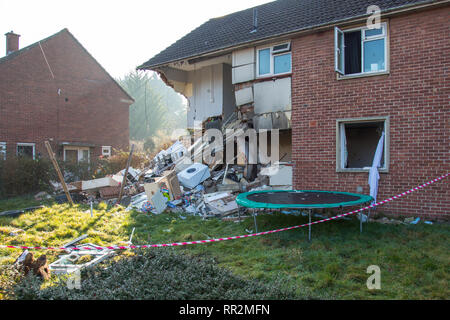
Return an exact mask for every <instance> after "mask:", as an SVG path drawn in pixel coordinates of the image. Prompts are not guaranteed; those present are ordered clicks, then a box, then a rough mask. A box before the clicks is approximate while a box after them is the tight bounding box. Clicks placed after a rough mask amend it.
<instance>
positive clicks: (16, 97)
mask: <svg viewBox="0 0 450 320" xmlns="http://www.w3.org/2000/svg"><path fill="white" fill-rule="evenodd" d="M41 45H42V49H43V51H44V52H45V55H46V58H47V60H48V63H49V65H50V67H51V70H52V72H53V75H54V78H53V77H52V74H51V72H50V70H49V68H48V67H47V63H46V61H45V59H44V57H43V54H42V51H41V49H40V47H39V45H37V46H34V47H32V48H30V49H29V50H27V51H25V52H23V53H21V54H20V55H18V56H16V57H15V58H13V59H9V60H8V61H6V62H3V63H0V141H1V142H6V143H7V153H8V154H12V153H15V150H16V143H17V142H30V143H36V155H38V153H40V154H41V155H42V156H47V151H46V149H45V146H44V141H45V140H48V139H53V142H52V147H53V149H54V151H58V152H57V154H58V155H59V156H62V147H61V146H60V145H59V143H61V142H79V143H92V144H95V145H98V146H102V145H109V146H113V147H114V148H123V149H127V148H128V145H129V117H128V112H129V111H128V109H129V105H130V103H129V102H122V101H121V99H126V100H129V99H130V98H129V97H128V96H127V95H126V94H125V93H124V92H123V91H122V90H121V89H120V88H119V87H118V85H117V84H116V83H114V81H113V80H112V79H111V78H110V77H109V76H108V74H107V73H106V72H105V71H104V70H103V69H102V67H101V66H100V65H99V64H98V63H97V62H96V61H95V60H94V59H93V58H92V57H91V56H90V55H89V54H88V53H87V52H86V51H85V50H84V49H83V48H82V47H81V46H80V44H79V43H78V42H77V41H76V40H75V39H74V38H73V36H72V35H71V34H70V33H69V32H68V31H66V30H63V31H61V32H59V33H58V34H56V35H54V36H53V37H51V38H50V39H48V40H47V41H44V42H41ZM58 90H60V94H58ZM57 144H58V145H57ZM100 153H101V148H100V147H96V148H94V149H91V158H92V157H93V156H96V155H99V154H100Z"/></svg>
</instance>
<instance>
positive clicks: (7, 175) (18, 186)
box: [0, 158, 54, 197]
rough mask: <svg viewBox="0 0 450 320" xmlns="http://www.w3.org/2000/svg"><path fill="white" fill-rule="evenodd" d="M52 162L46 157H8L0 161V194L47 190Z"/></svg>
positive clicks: (8, 194)
mask: <svg viewBox="0 0 450 320" xmlns="http://www.w3.org/2000/svg"><path fill="white" fill-rule="evenodd" d="M51 169H52V164H51V163H50V161H49V160H46V159H37V160H33V159H30V158H9V159H7V160H1V161H0V195H3V196H4V197H10V196H16V195H22V194H27V193H31V192H36V191H48V190H49V189H50V185H49V181H50V180H52V178H53V175H52V172H53V171H54V170H53V171H52V170H51Z"/></svg>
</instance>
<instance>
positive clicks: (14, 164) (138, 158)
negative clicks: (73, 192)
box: [0, 150, 149, 198]
mask: <svg viewBox="0 0 450 320" xmlns="http://www.w3.org/2000/svg"><path fill="white" fill-rule="evenodd" d="M115 151H116V154H115V155H114V156H112V157H110V158H98V159H91V161H90V163H72V162H64V161H59V160H58V165H59V167H60V169H61V172H63V174H64V180H65V181H66V182H67V183H70V182H74V181H80V180H90V179H95V178H102V177H104V176H106V175H108V174H115V173H117V172H119V171H121V170H123V169H124V168H125V166H126V164H127V160H128V155H129V153H128V152H125V151H120V150H115ZM148 163H149V162H148V160H147V158H146V157H145V155H144V154H142V153H133V157H132V161H131V166H132V167H134V168H142V167H143V166H144V165H148ZM50 181H58V182H59V178H58V175H57V173H56V170H55V168H54V167H53V164H52V162H51V161H50V160H49V159H48V158H40V159H36V160H33V159H31V158H25V157H11V158H8V159H6V160H0V198H5V197H13V196H19V195H24V194H30V193H35V192H39V191H47V192H48V191H52V190H51V185H50Z"/></svg>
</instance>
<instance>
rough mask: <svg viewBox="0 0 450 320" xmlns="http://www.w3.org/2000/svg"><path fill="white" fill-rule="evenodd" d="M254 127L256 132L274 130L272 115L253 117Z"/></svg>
mask: <svg viewBox="0 0 450 320" xmlns="http://www.w3.org/2000/svg"><path fill="white" fill-rule="evenodd" d="M253 125H254V126H255V129H256V130H260V129H272V114H270V113H266V114H262V115H255V116H254V117H253Z"/></svg>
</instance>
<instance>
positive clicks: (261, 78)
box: [138, 0, 450, 220]
mask: <svg viewBox="0 0 450 320" xmlns="http://www.w3.org/2000/svg"><path fill="white" fill-rule="evenodd" d="M449 4H450V2H449V1H430V0H371V1H365V0H346V1H332V2H331V1H326V0H300V1H293V0H279V1H274V2H270V3H267V4H264V5H261V6H257V7H255V8H251V9H247V10H243V11H240V12H236V13H233V14H230V15H227V16H224V17H219V18H215V19H211V20H209V21H207V22H206V23H204V24H203V25H201V26H199V27H198V28H197V29H195V30H193V31H192V32H190V33H189V34H187V35H186V36H184V37H183V38H181V39H180V40H178V41H177V42H176V43H174V44H173V45H171V46H170V47H168V48H167V49H165V50H163V51H162V52H160V53H159V54H157V55H156V56H154V57H153V58H151V59H150V60H149V61H147V62H146V63H144V64H142V65H141V66H139V67H138V69H141V70H153V71H156V72H158V73H159V74H160V75H161V77H162V78H163V79H164V80H165V81H166V83H167V84H168V85H170V86H172V87H173V88H174V89H175V90H176V91H177V92H180V93H182V94H183V95H185V96H186V97H187V98H188V100H189V112H188V124H189V126H191V127H192V126H193V123H194V120H197V121H202V122H204V126H205V127H207V125H208V123H210V121H211V120H214V121H218V122H219V125H220V121H222V122H226V121H227V120H226V119H227V118H228V117H230V116H231V115H232V114H235V115H236V116H237V118H239V119H241V121H248V122H249V123H251V124H252V126H253V127H255V128H256V129H271V128H278V129H281V131H282V134H281V135H280V144H282V145H284V147H280V155H282V152H283V151H281V150H289V152H288V153H289V156H287V157H286V159H283V160H284V161H292V163H293V174H292V180H293V184H292V185H293V188H294V189H299V190H301V189H318V190H336V191H347V192H358V193H365V194H368V193H369V186H368V173H369V169H370V167H371V165H372V160H373V157H374V153H375V150H376V148H377V145H378V143H379V141H380V140H382V141H383V148H382V157H381V165H380V168H379V173H380V181H379V188H378V199H383V198H386V197H388V196H392V195H396V194H398V193H400V192H403V191H405V190H407V189H409V188H410V187H413V186H416V185H418V184H420V183H422V182H425V181H427V180H429V179H432V178H434V177H437V176H440V175H442V174H445V173H447V172H448V171H449V169H450V166H449V149H450V148H449V139H448V133H449V125H450V122H449V111H450V108H449V107H450V106H449V96H448V86H449V78H448V68H449V65H450V55H449V52H450V51H449V49H450V48H449V46H450V39H449V38H450V35H449V32H448V31H449V30H448V21H449V20H450V19H449V18H450V8H449ZM371 5H376V6H378V7H379V8H380V10H381V20H380V24H379V26H378V27H377V28H375V29H369V28H367V19H368V18H369V17H370V14H369V13H368V11H367V9H368V7H369V6H371ZM449 196H450V194H449V187H448V183H447V182H446V181H444V182H443V183H440V184H436V185H433V186H431V187H429V188H427V189H426V190H423V191H421V192H418V193H414V194H411V195H409V196H408V197H407V198H405V199H402V200H399V201H394V202H391V203H389V204H386V205H384V206H383V207H382V208H381V207H380V209H378V210H379V211H381V212H384V213H389V214H394V215H408V216H412V215H415V216H424V217H425V216H428V217H434V218H439V219H446V220H448V218H449V216H450V210H449V207H450V200H449V199H450V197H449Z"/></svg>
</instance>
